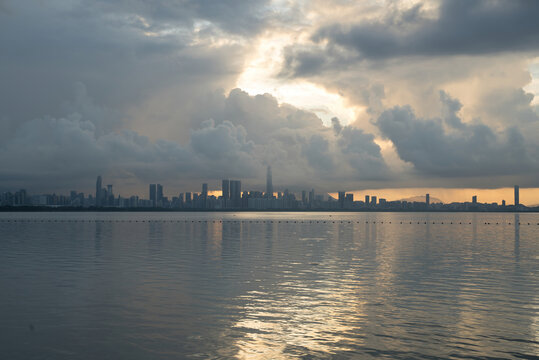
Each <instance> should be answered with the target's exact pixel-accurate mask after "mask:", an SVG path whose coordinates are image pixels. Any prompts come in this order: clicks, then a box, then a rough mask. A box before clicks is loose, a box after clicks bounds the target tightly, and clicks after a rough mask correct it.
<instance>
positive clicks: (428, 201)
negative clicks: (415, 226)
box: [425, 194, 430, 207]
mask: <svg viewBox="0 0 539 360" xmlns="http://www.w3.org/2000/svg"><path fill="white" fill-rule="evenodd" d="M425 205H426V206H427V207H429V206H430V194H427V195H425Z"/></svg>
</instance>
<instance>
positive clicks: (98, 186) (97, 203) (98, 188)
mask: <svg viewBox="0 0 539 360" xmlns="http://www.w3.org/2000/svg"><path fill="white" fill-rule="evenodd" d="M101 183H102V180H101V175H99V176H98V177H97V181H96V183H95V206H96V207H100V206H101V186H102V185H101Z"/></svg>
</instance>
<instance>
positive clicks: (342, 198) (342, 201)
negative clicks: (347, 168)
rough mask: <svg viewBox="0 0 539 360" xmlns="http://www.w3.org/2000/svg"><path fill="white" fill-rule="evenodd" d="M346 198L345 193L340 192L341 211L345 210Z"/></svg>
mask: <svg viewBox="0 0 539 360" xmlns="http://www.w3.org/2000/svg"><path fill="white" fill-rule="evenodd" d="M344 196H345V192H344V191H339V207H340V208H341V209H342V208H344Z"/></svg>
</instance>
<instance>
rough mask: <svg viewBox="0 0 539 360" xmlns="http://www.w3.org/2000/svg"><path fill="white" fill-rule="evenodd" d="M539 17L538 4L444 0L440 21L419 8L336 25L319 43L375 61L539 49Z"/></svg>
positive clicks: (510, 0)
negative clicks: (348, 24) (341, 47)
mask: <svg viewBox="0 0 539 360" xmlns="http://www.w3.org/2000/svg"><path fill="white" fill-rule="evenodd" d="M538 18H539V2H537V1H535V0H500V1H489V0H474V1H469V0H444V1H442V3H441V6H440V9H439V15H438V17H437V18H436V19H430V18H428V17H424V16H422V15H421V11H420V8H419V7H417V6H416V7H414V8H412V9H410V10H406V11H404V12H398V13H395V14H391V15H390V16H388V17H387V18H384V19H383V20H379V21H369V22H361V23H359V24H354V25H351V26H341V25H337V24H336V25H330V26H327V27H324V28H322V29H320V30H319V31H318V32H317V33H316V35H315V36H314V39H315V40H322V39H326V40H328V41H330V42H332V43H335V44H338V45H341V46H344V47H346V48H349V49H354V50H356V51H358V52H359V53H360V55H361V56H362V57H365V58H372V59H378V58H390V57H399V56H407V55H420V56H443V55H475V54H489V53H498V52H505V51H516V50H519V51H520V50H523V51H526V50H537V49H538V48H539V22H538V21H537V19H538ZM305 66H309V64H307V65H305Z"/></svg>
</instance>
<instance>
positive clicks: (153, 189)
mask: <svg viewBox="0 0 539 360" xmlns="http://www.w3.org/2000/svg"><path fill="white" fill-rule="evenodd" d="M156 194H157V186H156V185H155V184H150V202H151V203H152V206H154V207H155V206H156V205H157V197H156Z"/></svg>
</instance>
